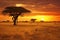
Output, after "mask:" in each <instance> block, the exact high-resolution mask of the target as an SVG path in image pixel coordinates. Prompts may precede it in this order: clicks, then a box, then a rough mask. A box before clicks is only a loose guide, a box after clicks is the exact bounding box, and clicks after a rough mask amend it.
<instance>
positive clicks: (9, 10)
mask: <svg viewBox="0 0 60 40" xmlns="http://www.w3.org/2000/svg"><path fill="white" fill-rule="evenodd" d="M28 12H30V10H27V9H25V8H23V7H6V8H5V9H4V10H3V11H2V14H4V15H5V14H8V15H9V16H12V19H13V22H14V25H16V21H17V19H18V16H19V15H21V14H22V13H28Z"/></svg>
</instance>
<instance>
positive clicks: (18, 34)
mask: <svg viewBox="0 0 60 40" xmlns="http://www.w3.org/2000/svg"><path fill="white" fill-rule="evenodd" d="M0 40H60V22H39V23H36V22H35V23H31V22H27V23H26V22H25V23H22V22H21V23H17V25H16V26H14V25H13V23H0Z"/></svg>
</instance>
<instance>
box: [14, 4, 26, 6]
mask: <svg viewBox="0 0 60 40" xmlns="http://www.w3.org/2000/svg"><path fill="white" fill-rule="evenodd" d="M15 6H16V7H21V6H25V5H24V4H16V5H15Z"/></svg>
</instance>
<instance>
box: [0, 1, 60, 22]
mask: <svg viewBox="0 0 60 40" xmlns="http://www.w3.org/2000/svg"><path fill="white" fill-rule="evenodd" d="M7 6H22V7H24V8H26V9H29V10H31V13H28V14H24V16H23V17H21V16H20V17H19V20H24V19H25V20H30V19H31V18H34V19H37V21H40V20H42V19H43V20H44V21H60V0H0V20H11V17H9V16H3V15H1V12H2V10H4V8H5V7H7Z"/></svg>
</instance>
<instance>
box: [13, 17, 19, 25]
mask: <svg viewBox="0 0 60 40" xmlns="http://www.w3.org/2000/svg"><path fill="white" fill-rule="evenodd" d="M17 19H18V16H13V23H14V24H13V25H16V22H17Z"/></svg>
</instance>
